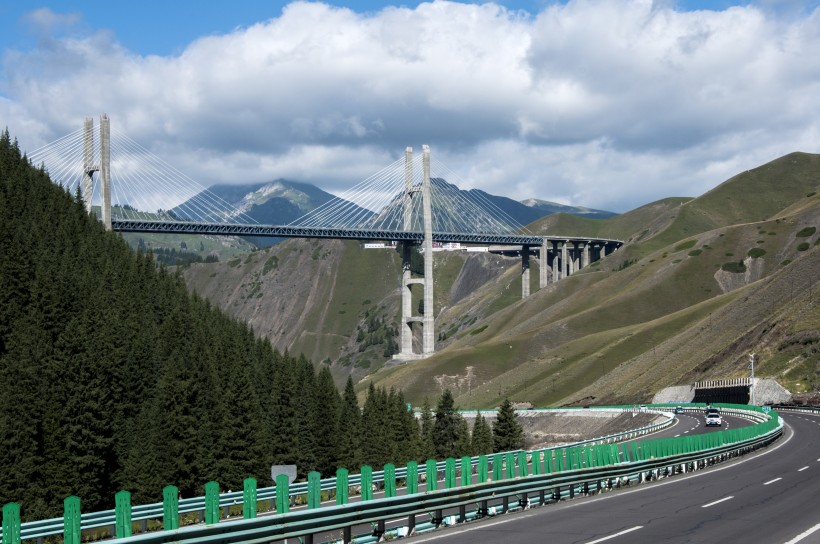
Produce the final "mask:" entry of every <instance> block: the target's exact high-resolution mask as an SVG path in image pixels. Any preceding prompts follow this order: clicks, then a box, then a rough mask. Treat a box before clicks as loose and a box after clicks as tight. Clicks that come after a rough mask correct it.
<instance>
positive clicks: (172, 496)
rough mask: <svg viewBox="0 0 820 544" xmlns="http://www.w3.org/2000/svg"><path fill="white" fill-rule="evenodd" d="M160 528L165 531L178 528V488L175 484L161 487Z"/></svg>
mask: <svg viewBox="0 0 820 544" xmlns="http://www.w3.org/2000/svg"><path fill="white" fill-rule="evenodd" d="M162 528H163V530H165V531H176V530H177V529H179V489H177V487H176V486H175V485H167V486H165V487H164V488H163V489H162Z"/></svg>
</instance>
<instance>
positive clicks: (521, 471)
mask: <svg viewBox="0 0 820 544" xmlns="http://www.w3.org/2000/svg"><path fill="white" fill-rule="evenodd" d="M518 475H519V476H521V477H522V478H524V477H526V476H529V475H530V471H529V470H528V468H527V452H525V451H520V452H518Z"/></svg>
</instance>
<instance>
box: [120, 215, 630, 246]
mask: <svg viewBox="0 0 820 544" xmlns="http://www.w3.org/2000/svg"><path fill="white" fill-rule="evenodd" d="M111 226H112V229H113V230H115V231H118V232H146V233H147V232H150V233H158V234H212V235H223V236H263V237H273V238H337V239H347V240H389V241H392V240H395V241H397V242H417V243H421V241H422V240H423V239H424V233H422V232H421V231H393V230H370V229H346V228H333V227H330V228H328V227H291V226H278V225H239V224H231V223H204V222H194V221H142V220H134V219H113V220H112V221H111ZM544 240H549V241H557V242H584V243H598V244H609V245H615V246H620V245H622V243H623V242H621V241H620V240H607V239H603V238H569V237H565V236H525V235H514V234H470V233H464V232H433V241H435V242H441V243H448V242H459V243H465V244H508V245H521V246H533V247H536V246H541V244H542V242H543V241H544Z"/></svg>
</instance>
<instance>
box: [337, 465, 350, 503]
mask: <svg viewBox="0 0 820 544" xmlns="http://www.w3.org/2000/svg"><path fill="white" fill-rule="evenodd" d="M348 476H349V475H348V470H347V469H346V468H340V469H338V470H337V471H336V504H347V501H348V494H349V493H350V484H348Z"/></svg>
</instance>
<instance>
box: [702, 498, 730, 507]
mask: <svg viewBox="0 0 820 544" xmlns="http://www.w3.org/2000/svg"><path fill="white" fill-rule="evenodd" d="M734 498H735V497H734V495H729V496H728V497H723V498H722V499H719V500H716V501H714V502H710V503H709V504H704V505H703V506H701V508H709V507H710V506H714V505H716V504H718V503H721V502H723V501H728V500H730V499H734Z"/></svg>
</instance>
